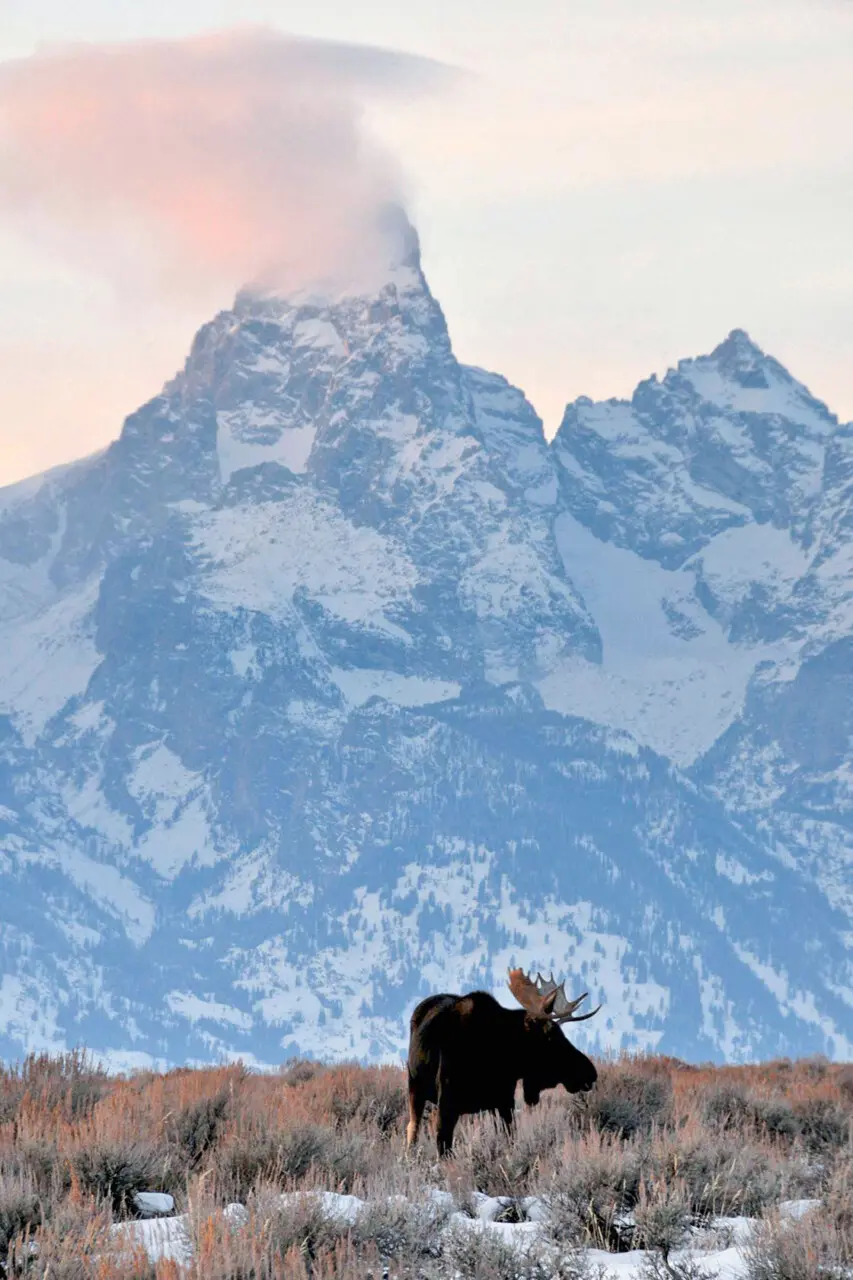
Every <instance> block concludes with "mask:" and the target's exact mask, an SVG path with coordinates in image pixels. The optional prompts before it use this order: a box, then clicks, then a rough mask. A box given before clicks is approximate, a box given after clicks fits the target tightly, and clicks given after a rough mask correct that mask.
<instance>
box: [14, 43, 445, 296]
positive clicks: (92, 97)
mask: <svg viewBox="0 0 853 1280" xmlns="http://www.w3.org/2000/svg"><path fill="white" fill-rule="evenodd" d="M443 74H444V69H443V68H440V67H439V66H438V65H437V64H432V63H430V62H428V61H427V60H424V59H419V58H415V57H411V56H408V55H404V54H399V53H394V52H386V51H383V50H378V49H372V48H368V47H358V46H350V45H336V44H330V43H325V42H320V41H309V40H300V39H294V38H289V37H285V36H282V35H279V34H277V33H275V32H272V31H269V30H255V29H252V30H248V31H235V32H226V33H221V34H217V35H214V36H206V37H196V38H193V39H189V40H184V41H143V42H137V43H133V44H127V45H117V46H72V47H66V48H56V49H47V50H44V51H42V52H40V53H38V54H37V55H35V56H33V57H30V58H26V59H23V60H20V61H18V62H7V63H5V64H0V218H2V219H5V220H6V221H7V222H10V223H13V224H15V226H16V227H17V229H18V230H20V229H21V228H23V229H25V230H26V232H27V234H28V235H29V236H30V237H35V238H37V239H38V240H39V241H40V242H41V243H42V244H43V245H47V246H48V247H50V248H51V250H53V251H59V252H62V253H63V254H65V255H66V256H67V257H68V258H69V259H70V260H72V261H74V262H75V263H76V264H78V265H83V266H84V267H86V268H88V269H91V268H92V267H93V266H95V267H98V268H99V269H101V270H102V271H105V272H106V273H107V274H108V275H109V276H110V277H111V278H112V279H114V280H116V281H118V282H120V283H123V284H124V285H126V286H130V287H132V288H133V289H135V290H140V289H145V290H149V289H150V290H153V291H154V292H162V291H168V292H174V291H176V290H177V291H183V292H184V293H192V292H193V291H198V290H199V289H201V290H203V291H205V292H208V291H210V289H211V287H212V286H218V287H220V288H221V287H223V286H227V287H229V288H232V289H233V288H236V287H239V286H240V285H242V284H244V283H247V282H263V283H267V284H275V285H279V286H283V287H292V286H296V285H301V284H304V283H308V282H310V281H313V280H315V279H317V278H324V279H326V278H330V277H331V278H333V279H340V277H341V274H342V273H344V272H345V271H348V270H351V268H352V265H353V263H359V264H360V265H362V266H370V264H371V263H372V262H373V261H374V260H375V259H378V258H379V257H381V255H382V254H383V253H384V252H385V251H386V246H385V245H384V243H383V239H382V237H383V234H384V233H382V232H380V230H379V220H378V218H377V214H378V212H379V211H380V210H381V208H382V207H383V206H384V205H386V204H387V203H388V202H392V201H399V200H400V199H401V191H402V182H401V177H400V174H399V173H398V172H397V170H396V167H395V165H394V164H393V163H392V162H391V161H390V160H389V158H388V156H387V155H386V154H385V153H384V152H383V151H382V150H381V149H380V148H379V147H378V146H377V145H375V144H374V143H372V142H371V140H370V139H369V137H367V136H366V134H365V131H364V130H363V128H362V107H363V105H364V104H365V102H367V101H369V100H370V99H371V98H372V97H374V96H376V95H388V94H391V95H408V94H411V93H412V92H417V91H421V90H423V89H425V88H428V87H429V86H430V85H431V84H433V83H435V82H436V81H437V80H438V79H440V77H441V76H442V75H443Z"/></svg>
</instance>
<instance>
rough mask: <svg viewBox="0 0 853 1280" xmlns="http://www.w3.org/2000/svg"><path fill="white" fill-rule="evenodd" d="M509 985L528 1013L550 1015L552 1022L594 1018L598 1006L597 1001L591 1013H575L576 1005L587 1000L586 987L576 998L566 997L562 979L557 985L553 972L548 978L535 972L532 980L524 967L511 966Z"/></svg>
mask: <svg viewBox="0 0 853 1280" xmlns="http://www.w3.org/2000/svg"><path fill="white" fill-rule="evenodd" d="M509 989H510V991H511V992H512V994H513V995H514V996H515V998H516V1000H517V1001H518V1003H519V1004H520V1005H521V1006H522V1008H523V1009H526V1010H527V1012H528V1013H531V1014H533V1016H534V1017H536V1018H550V1019H551V1021H552V1022H557V1023H563V1022H586V1020H587V1019H588V1018H594V1017H595V1015H596V1014H597V1013H598V1010H599V1009H600V1008H601V1005H599V1006H598V1008H597V1009H593V1010H592V1012H591V1013H580V1014H577V1015H576V1014H575V1009H577V1008H578V1006H579V1005H580V1004H582V1003H583V1001H584V1000H586V998H587V996H588V995H589V992H588V991H585V992H584V993H583V995H582V996H578V998H577V999H576V1000H569V998H568V996H567V995H566V985H565V983H564V982H561V983H559V985H558V984H557V983H556V982H555V981H554V975H553V973H552V974H551V977H550V978H543V977H542V974H541V973H537V974H536V980H535V982H534V980H533V979H532V978H531V977H530V976H529V974H526V973H525V972H524V970H523V969H510V970H509Z"/></svg>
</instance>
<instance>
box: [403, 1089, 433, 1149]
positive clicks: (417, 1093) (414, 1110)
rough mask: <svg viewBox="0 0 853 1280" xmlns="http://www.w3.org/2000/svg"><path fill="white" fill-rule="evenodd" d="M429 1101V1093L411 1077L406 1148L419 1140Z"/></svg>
mask: <svg viewBox="0 0 853 1280" xmlns="http://www.w3.org/2000/svg"><path fill="white" fill-rule="evenodd" d="M428 1101H429V1097H428V1091H427V1090H426V1089H424V1088H423V1086H422V1085H419V1084H418V1082H417V1080H414V1079H412V1077H411V1076H410V1077H409V1123H408V1124H407V1125H406V1147H407V1148H409V1147H413V1146H414V1145H415V1143H416V1142H417V1140H418V1133H419V1132H420V1127H421V1121H422V1120H423V1116H424V1108H425V1107H426V1104H427V1102H428Z"/></svg>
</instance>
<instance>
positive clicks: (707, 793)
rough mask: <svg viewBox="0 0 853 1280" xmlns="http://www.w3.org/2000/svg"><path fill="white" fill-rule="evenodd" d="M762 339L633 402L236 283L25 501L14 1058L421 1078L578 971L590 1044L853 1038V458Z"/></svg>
mask: <svg viewBox="0 0 853 1280" xmlns="http://www.w3.org/2000/svg"><path fill="white" fill-rule="evenodd" d="M850 438H851V431H850V429H849V428H847V429H845V428H842V427H839V426H838V424H837V423H836V422H835V419H834V418H833V417H832V416H831V414H829V412H828V411H827V410H826V408H825V407H824V406H823V405H821V404H820V403H819V402H818V401H816V400H814V399H813V398H812V397H811V396H810V395H809V393H808V392H807V391H806V390H805V389H804V388H803V387H801V386H799V384H797V383H796V382H795V381H794V380H793V379H792V378H791V377H790V375H788V374H787V372H786V371H785V370H784V369H782V368H781V366H780V365H778V364H777V363H776V362H775V361H773V360H771V359H770V358H769V357H767V356H765V355H763V353H762V352H761V351H760V350H759V349H758V348H757V347H756V346H755V345H754V344H753V343H752V342H751V341H750V339H749V338H748V337H747V336H746V335H745V334H743V333H741V332H738V331H735V332H734V333H733V334H732V335H731V336H730V337H729V338H728V339H727V340H726V342H724V343H723V344H722V345H721V346H720V347H718V348H717V349H716V350H715V351H714V352H712V353H711V355H709V356H705V357H701V358H699V359H697V360H690V361H682V362H681V363H680V364H679V366H678V369H677V370H673V371H670V373H668V374H667V375H666V377H665V378H664V379H663V380H662V381H660V382H658V381H656V380H654V379H653V380H651V381H650V382H648V383H644V384H643V385H642V386H641V387H640V388H638V390H637V392H636V393H635V396H634V398H633V400H632V401H631V402H630V403H624V404H623V403H620V402H615V401H614V402H607V403H606V404H601V405H594V404H592V403H591V402H589V401H578V402H577V403H576V404H575V405H571V406H569V408H568V409H567V411H566V417H565V420H564V422H563V425H562V427H561V428H560V431H559V433H558V435H557V437H556V438H555V440H554V443H553V445H552V446H549V445H548V444H547V442H546V441H545V439H544V436H543V432H542V424H541V422H540V420H539V419H538V417H537V416H536V414H535V412H534V411H533V409H532V408H531V407H530V405H529V404H528V403H527V401H526V400H525V398H524V396H523V394H522V393H521V392H520V391H518V390H516V389H515V388H513V387H511V386H509V384H508V383H506V382H505V381H504V380H503V379H502V378H500V377H499V376H497V375H495V374H491V373H486V372H484V371H482V370H478V369H470V368H466V367H464V366H461V365H460V364H459V363H458V362H457V361H456V359H455V357H454V355H453V351H452V348H451V344H450V340H449V337H448V334H447V329H446V326H445V322H444V318H443V316H442V313H441V310H440V308H439V306H438V304H437V303H436V301H435V300H434V299H433V298H432V296H431V294H430V292H429V290H428V288H427V285H426V283H425V280H424V277H423V274H422V272H421V268H420V263H419V259H418V255H417V247H416V242H415V240H414V238H413V237H410V238H409V239H408V242H407V245H406V249H405V252H404V253H403V254H402V255H401V260H400V262H399V263H398V264H397V265H396V266H395V267H394V268H393V270H392V271H391V272H390V274H389V280H388V283H387V285H386V287H385V288H384V289H382V290H381V291H380V292H379V293H378V294H377V295H376V296H373V297H368V298H343V299H337V300H329V299H323V298H319V297H309V296H303V297H299V298H291V299H281V298H276V297H263V298H261V297H256V296H252V295H250V294H241V295H240V296H239V297H238V299H237V300H236V302H235V305H234V307H233V309H232V310H230V311H227V312H223V313H222V314H220V315H219V316H217V317H216V318H215V319H214V320H213V321H212V322H211V323H210V324H209V325H207V326H205V327H204V328H203V329H202V330H201V331H200V333H199V335H198V336H197V338H196V340H195V342H194V344H193V348H192V351H191V353H190V356H189V358H188V360H187V364H186V366H185V368H184V370H183V371H182V372H181V373H180V374H179V375H178V376H177V377H176V378H175V379H174V380H173V381H172V382H171V383H169V384H168V385H167V386H166V387H165V388H164V390H163V392H162V393H161V395H159V396H158V397H156V398H155V399H154V400H152V401H150V402H149V403H148V404H147V405H144V406H143V407H142V408H141V409H140V410H138V411H137V412H136V413H135V414H133V415H131V417H130V418H128V419H127V421H126V422H125V424H124V427H123V430H122V433H121V436H120V438H119V439H118V440H117V441H116V442H115V443H114V444H113V445H111V446H110V448H109V449H107V450H106V451H104V452H103V453H101V454H99V455H97V456H96V457H93V458H91V459H86V460H83V461H82V462H81V463H78V464H76V465H75V466H73V467H70V468H63V469H60V470H58V471H56V472H52V473H49V474H48V475H46V476H44V477H40V478H38V479H37V480H34V481H31V482H27V483H26V484H24V485H17V486H14V487H12V488H11V489H8V490H4V491H0V639H2V645H0V919H2V922H3V928H2V930H0V955H2V968H0V974H2V977H0V1011H2V1015H3V1016H2V1019H0V1052H3V1053H4V1054H6V1055H17V1054H19V1053H20V1052H21V1051H22V1049H24V1048H27V1047H29V1048H36V1049H39V1048H48V1047H60V1046H63V1045H65V1044H71V1043H78V1042H80V1041H85V1042H86V1043H87V1044H88V1045H90V1046H91V1047H92V1048H93V1049H94V1050H95V1051H98V1052H104V1053H106V1054H108V1055H109V1056H110V1060H111V1061H112V1062H114V1063H115V1064H124V1065H132V1064H133V1063H136V1062H139V1063H141V1062H148V1061H151V1060H157V1061H170V1062H174V1061H183V1060H186V1059H210V1058H211V1056H218V1055H221V1054H223V1053H224V1054H231V1053H239V1054H242V1055H243V1056H244V1057H245V1059H246V1060H247V1061H249V1062H251V1061H258V1062H274V1061H277V1060H279V1059H280V1058H281V1057H282V1056H284V1055H285V1054H287V1053H294V1052H300V1053H316V1054H318V1055H324V1056H331V1055H342V1056H350V1057H351V1056H354V1055H356V1056H373V1057H393V1058H395V1059H397V1058H398V1057H399V1054H400V1053H401V1051H402V1049H403V1047H404V1045H405V1041H406V1031H407V1018H408V1014H409V1013H410V1011H411V1009H412V1008H413V1006H414V1004H415V1003H416V1001H417V1000H418V999H419V998H420V997H422V996H423V995H425V994H428V993H429V992H430V991H434V990H446V989H456V990H469V989H471V988H472V987H485V988H486V989H489V988H492V989H494V990H496V991H499V990H500V988H501V986H502V984H503V980H504V978H503V975H504V974H505V971H506V968H507V965H508V964H511V963H515V962H521V963H523V964H525V965H526V966H528V967H529V966H533V967H541V968H543V969H546V970H549V969H551V968H554V969H555V970H557V971H559V972H560V973H561V974H565V975H566V976H567V977H568V978H569V979H570V981H571V982H572V984H573V985H577V986H578V989H589V990H590V992H591V993H592V996H593V998H594V999H595V1001H596V1003H597V1002H598V1001H599V1000H602V1001H604V1004H605V1008H604V1010H603V1011H602V1013H601V1015H600V1016H599V1018H598V1019H596V1022H595V1026H593V1025H592V1024H591V1025H590V1028H589V1030H588V1031H585V1032H584V1033H580V1034H579V1036H578V1039H579V1043H582V1047H584V1048H587V1049H588V1048H590V1047H592V1048H603V1047H615V1046H617V1045H625V1046H632V1045H633V1046H639V1047H658V1048H660V1049H662V1050H666V1051H669V1052H672V1053H675V1054H678V1055H679V1056H682V1057H687V1058H689V1057H696V1056H699V1057H702V1058H711V1057H721V1056H728V1057H733V1058H738V1057H746V1056H756V1055H770V1054H781V1053H788V1054H796V1053H803V1052H810V1051H821V1052H830V1053H833V1052H834V1053H837V1054H839V1055H842V1054H849V1053H850V1052H853V1008H851V1004H850V1003H849V1001H848V999H847V995H846V994H845V993H849V992H850V987H851V972H850V958H849V952H848V950H847V944H846V939H847V937H848V936H849V932H850V912H851V910H853V903H852V902H851V901H850V894H849V890H850V884H851V874H850V871H849V867H850V849H849V844H848V839H849V830H850V822H849V807H850V802H849V783H848V778H849V776H853V775H851V773H850V748H849V742H850V739H851V732H853V730H851V727H850V726H851V710H850V708H851V706H853V700H851V689H850V677H849V671H850V670H851V668H850V654H849V643H850V625H849V613H848V612H847V609H848V604H847V602H848V600H849V586H848V583H849V581H850V575H849V571H848V565H849V555H850V552H849V550H848V548H849V547H850V534H851V516H850V512H851V510H853V489H852V488H851V483H852V482H851V474H853V467H851V464H850V457H851V454H850V448H849V440H850Z"/></svg>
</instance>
